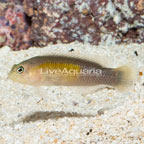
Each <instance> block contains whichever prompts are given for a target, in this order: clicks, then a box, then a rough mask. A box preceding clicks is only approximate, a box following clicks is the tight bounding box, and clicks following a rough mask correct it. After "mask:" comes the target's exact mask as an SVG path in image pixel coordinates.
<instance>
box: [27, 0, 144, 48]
mask: <svg viewBox="0 0 144 144" xmlns="http://www.w3.org/2000/svg"><path fill="white" fill-rule="evenodd" d="M24 8H25V11H26V13H27V14H28V15H29V16H31V17H32V33H31V36H32V39H33V41H34V44H35V45H36V46H45V45H47V44H48V43H50V42H53V43H57V42H59V41H60V42H62V43H69V42H72V41H75V40H77V41H80V42H85V43H91V44H94V45H95V44H96V45H97V44H104V43H105V44H110V45H111V44H115V43H118V44H120V43H132V42H134V43H142V42H144V1H143V0H64V1H61V0H55V1H51V0H39V1H35V0H31V1H30V0H24Z"/></svg>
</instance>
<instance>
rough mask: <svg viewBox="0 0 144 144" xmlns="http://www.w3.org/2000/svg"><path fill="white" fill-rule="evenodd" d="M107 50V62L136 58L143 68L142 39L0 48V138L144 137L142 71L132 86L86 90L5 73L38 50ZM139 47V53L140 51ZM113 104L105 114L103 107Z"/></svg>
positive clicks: (81, 140) (15, 142)
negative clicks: (32, 81)
mask: <svg viewBox="0 0 144 144" xmlns="http://www.w3.org/2000/svg"><path fill="white" fill-rule="evenodd" d="M71 49H73V50H74V51H73V52H71V53H75V54H77V55H78V56H79V55H81V54H84V55H85V54H88V55H91V56H93V57H95V56H96V55H106V56H108V57H110V58H111V60H110V62H109V64H107V65H109V66H111V67H118V66H121V65H124V64H126V63H127V62H129V61H134V62H135V63H136V65H137V67H138V71H139V72H143V73H144V44H141V45H137V44H133V45H121V46H92V45H88V44H84V45H83V44H80V43H72V44H65V45H64V44H58V45H49V46H48V47H46V48H30V49H29V50H25V51H19V52H13V51H11V50H10V48H8V47H4V48H2V49H0V144H109V143H113V144H118V143H119V144H120V143H127V144H128V143H129V144H130V143H133V144H134V143H137V144H139V143H144V76H143V75H142V73H141V75H138V80H137V82H136V83H135V85H134V87H133V88H131V89H130V90H129V91H126V92H120V91H118V90H115V89H107V88H104V89H101V90H99V91H97V92H95V93H91V94H88V95H86V96H83V95H81V94H79V93H74V92H72V91H70V90H69V89H67V88H66V87H44V86H43V87H40V88H35V87H33V86H24V85H22V84H18V83H15V82H13V81H11V80H8V79H7V75H8V72H9V71H10V69H11V67H12V66H13V65H14V64H16V63H19V62H21V61H23V60H25V59H28V58H30V57H33V56H37V55H44V54H50V53H51V52H53V53H54V52H55V53H70V52H69V51H70V50H71ZM135 51H137V53H138V56H136V54H135ZM106 107H111V108H110V109H109V110H106V111H105V113H104V114H101V115H100V114H99V113H101V109H102V108H104V109H105V108H106Z"/></svg>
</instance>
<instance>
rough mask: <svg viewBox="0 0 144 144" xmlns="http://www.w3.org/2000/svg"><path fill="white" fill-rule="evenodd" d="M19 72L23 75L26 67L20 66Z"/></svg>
mask: <svg viewBox="0 0 144 144" xmlns="http://www.w3.org/2000/svg"><path fill="white" fill-rule="evenodd" d="M17 72H18V73H19V74H21V73H23V72H24V67H23V66H20V67H19V68H18V69H17Z"/></svg>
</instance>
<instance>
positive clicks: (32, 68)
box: [8, 55, 136, 88]
mask: <svg viewBox="0 0 144 144" xmlns="http://www.w3.org/2000/svg"><path fill="white" fill-rule="evenodd" d="M8 77H9V78H10V79H12V80H13V81H16V82H19V83H22V84H28V85H39V86H42V85H45V86H96V85H107V86H112V87H117V88H124V87H126V86H127V85H131V84H132V82H133V80H134V79H135V77H136V74H135V73H134V70H133V68H132V67H130V66H128V65H126V66H122V67H119V68H107V67H104V66H102V65H101V64H99V63H97V62H94V61H91V60H87V59H84V58H77V57H71V56H61V55H49V56H37V57H33V58H31V59H28V60H26V61H23V62H21V63H19V64H17V65H14V66H13V67H12V69H11V71H10V73H9V76H8Z"/></svg>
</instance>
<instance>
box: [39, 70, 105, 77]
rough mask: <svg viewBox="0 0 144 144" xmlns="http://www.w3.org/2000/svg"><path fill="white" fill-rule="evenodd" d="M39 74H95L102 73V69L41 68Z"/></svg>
mask: <svg viewBox="0 0 144 144" xmlns="http://www.w3.org/2000/svg"><path fill="white" fill-rule="evenodd" d="M40 74H42V75H64V76H67V75H68V76H96V75H102V74H103V71H102V70H101V69H95V68H92V69H79V70H78V69H67V68H63V69H48V68H41V69H40Z"/></svg>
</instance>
